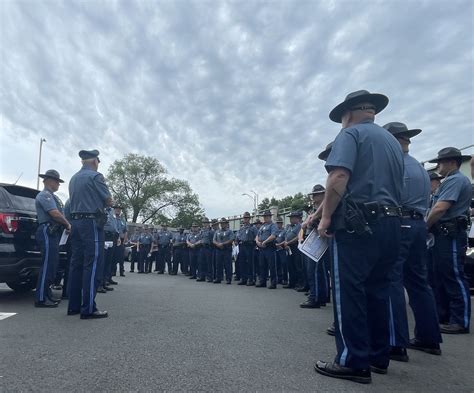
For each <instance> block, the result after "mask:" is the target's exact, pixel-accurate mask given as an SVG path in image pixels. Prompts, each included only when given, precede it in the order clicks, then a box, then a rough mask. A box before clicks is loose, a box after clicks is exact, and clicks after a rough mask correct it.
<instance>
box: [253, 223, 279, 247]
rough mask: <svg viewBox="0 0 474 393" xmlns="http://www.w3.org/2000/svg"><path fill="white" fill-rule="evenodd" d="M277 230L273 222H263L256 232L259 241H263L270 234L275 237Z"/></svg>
mask: <svg viewBox="0 0 474 393" xmlns="http://www.w3.org/2000/svg"><path fill="white" fill-rule="evenodd" d="M277 231H278V227H277V226H276V224H274V223H273V222H269V223H268V224H267V223H264V224H263V225H262V226H261V227H260V229H259V230H258V233H257V235H258V239H259V240H260V241H261V242H264V241H265V240H267V239H268V238H269V237H270V236H272V235H273V236H275V237H276V235H277Z"/></svg>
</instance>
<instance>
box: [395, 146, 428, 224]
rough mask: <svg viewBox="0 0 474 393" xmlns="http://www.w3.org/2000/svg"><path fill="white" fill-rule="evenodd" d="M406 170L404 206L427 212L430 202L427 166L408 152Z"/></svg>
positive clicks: (405, 156)
mask: <svg viewBox="0 0 474 393" xmlns="http://www.w3.org/2000/svg"><path fill="white" fill-rule="evenodd" d="M403 161H404V164H405V171H404V175H403V192H402V207H404V208H405V209H410V210H415V211H416V212H418V213H420V214H422V215H423V216H424V215H425V214H426V211H427V210H428V206H429V203H430V192H431V184H430V177H429V176H428V172H426V170H425V168H423V166H422V165H421V164H420V163H419V162H418V161H417V160H415V159H414V158H413V157H412V156H410V155H409V154H408V153H405V154H404V156H403Z"/></svg>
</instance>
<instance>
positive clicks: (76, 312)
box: [67, 310, 81, 315]
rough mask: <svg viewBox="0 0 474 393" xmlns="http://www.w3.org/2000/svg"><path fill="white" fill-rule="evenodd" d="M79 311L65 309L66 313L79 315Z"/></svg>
mask: <svg viewBox="0 0 474 393" xmlns="http://www.w3.org/2000/svg"><path fill="white" fill-rule="evenodd" d="M80 313H81V312H80V311H70V310H68V311H67V315H79V314H80Z"/></svg>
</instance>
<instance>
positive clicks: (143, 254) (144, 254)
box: [137, 244, 151, 273]
mask: <svg viewBox="0 0 474 393" xmlns="http://www.w3.org/2000/svg"><path fill="white" fill-rule="evenodd" d="M150 249H151V244H140V250H139V251H138V266H137V267H138V272H139V273H145V272H147V271H148V263H150V264H151V262H149V261H151V259H150V258H148V254H149V253H150ZM150 270H151V266H150Z"/></svg>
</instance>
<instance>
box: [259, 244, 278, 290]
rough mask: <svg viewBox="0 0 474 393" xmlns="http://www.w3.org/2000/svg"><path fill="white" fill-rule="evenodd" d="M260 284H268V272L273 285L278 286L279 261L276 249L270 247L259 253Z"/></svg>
mask: <svg viewBox="0 0 474 393" xmlns="http://www.w3.org/2000/svg"><path fill="white" fill-rule="evenodd" d="M259 254H260V255H259V257H260V261H259V265H260V283H261V284H265V285H266V284H267V278H268V271H270V283H271V285H277V280H278V276H277V261H276V250H275V247H272V246H268V247H265V248H261V249H260V251H259Z"/></svg>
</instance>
